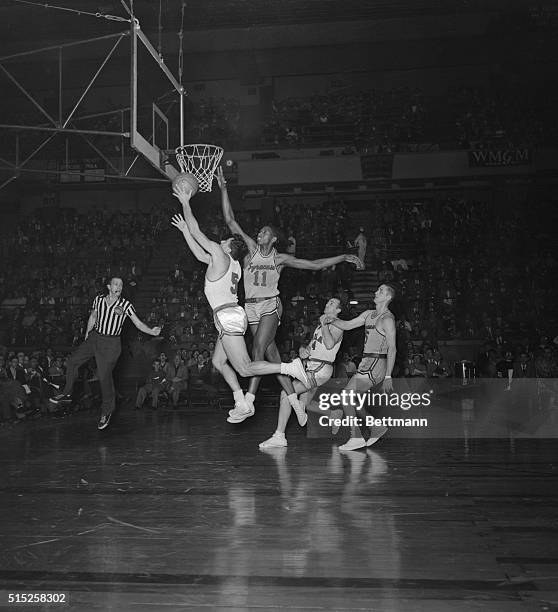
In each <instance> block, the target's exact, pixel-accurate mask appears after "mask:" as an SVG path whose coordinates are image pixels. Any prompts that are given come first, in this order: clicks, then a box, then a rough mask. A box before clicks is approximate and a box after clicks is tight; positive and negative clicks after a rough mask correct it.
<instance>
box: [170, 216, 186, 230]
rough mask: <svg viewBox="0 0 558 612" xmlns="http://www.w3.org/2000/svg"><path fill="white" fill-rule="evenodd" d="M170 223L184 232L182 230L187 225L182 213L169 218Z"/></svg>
mask: <svg viewBox="0 0 558 612" xmlns="http://www.w3.org/2000/svg"><path fill="white" fill-rule="evenodd" d="M171 225H174V227H176V228H177V229H179V230H180V231H181V232H184V230H185V229H186V228H187V227H188V226H187V225H186V221H185V220H184V217H183V216H182V215H174V217H173V218H172V220H171Z"/></svg>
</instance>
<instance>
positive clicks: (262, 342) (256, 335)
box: [248, 312, 294, 395]
mask: <svg viewBox="0 0 558 612" xmlns="http://www.w3.org/2000/svg"><path fill="white" fill-rule="evenodd" d="M278 326H279V316H278V313H276V312H273V313H269V314H264V315H262V317H261V318H260V320H259V322H258V323H256V324H254V323H251V324H250V331H251V332H252V337H253V345H252V356H253V358H254V361H262V360H263V359H264V357H265V359H266V360H267V361H271V362H272V363H281V355H280V353H279V349H278V348H277V345H276V344H275V335H276V333H277V327H278ZM260 380H261V378H260V377H254V378H252V380H251V381H250V386H249V387H248V393H251V394H252V395H256V392H257V390H258V386H259V384H260ZM277 380H278V381H279V384H280V385H281V387H283V389H284V390H285V392H286V393H287V395H292V394H293V393H294V388H293V384H292V382H291V380H290V379H289V377H288V376H282V375H279V376H277Z"/></svg>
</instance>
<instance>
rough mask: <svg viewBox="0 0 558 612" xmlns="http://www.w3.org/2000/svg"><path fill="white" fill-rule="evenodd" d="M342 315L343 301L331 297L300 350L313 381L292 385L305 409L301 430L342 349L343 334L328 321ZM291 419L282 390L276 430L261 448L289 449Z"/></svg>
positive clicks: (300, 421) (300, 423)
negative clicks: (288, 427)
mask: <svg viewBox="0 0 558 612" xmlns="http://www.w3.org/2000/svg"><path fill="white" fill-rule="evenodd" d="M340 312H341V301H340V300H339V298H331V299H330V300H329V301H328V302H327V304H326V305H325V308H324V314H323V315H322V316H321V317H320V324H319V325H318V326H317V327H316V329H315V330H314V334H313V335H312V340H311V341H310V344H309V345H308V346H304V347H300V351H299V352H300V356H301V357H302V358H303V359H304V360H305V369H306V374H307V375H308V379H309V381H310V386H306V385H303V384H302V383H301V382H299V381H295V382H294V384H293V386H294V390H295V393H296V394H297V395H298V396H300V398H299V399H300V403H301V405H302V408H303V410H304V412H303V413H302V414H303V418H302V419H301V418H300V417H299V413H298V412H297V413H296V415H297V417H298V423H299V425H300V426H301V427H304V425H306V421H307V420H308V415H307V414H306V411H305V408H306V406H308V405H309V404H310V402H311V401H312V398H313V397H314V395H315V393H316V391H317V389H318V387H321V386H322V385H324V384H325V383H326V382H327V381H328V380H329V379H330V378H331V376H332V374H333V364H334V362H335V357H336V356H337V351H338V350H339V347H340V346H341V340H342V339H343V332H342V331H341V329H339V328H338V327H336V326H334V325H330V324H329V323H326V319H330V318H331V319H333V320H335V321H337V316H338V315H339V313H340ZM290 416H291V405H290V403H289V400H288V399H287V394H286V392H285V391H282V392H281V401H280V404H279V417H278V419H277V429H276V430H275V433H274V434H273V435H272V436H271V438H269V439H268V440H265V441H264V442H262V443H261V444H260V448H261V449H266V448H274V447H277V446H287V438H286V437H285V428H286V427H287V423H288V421H289V417H290Z"/></svg>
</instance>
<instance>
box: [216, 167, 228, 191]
mask: <svg viewBox="0 0 558 612" xmlns="http://www.w3.org/2000/svg"><path fill="white" fill-rule="evenodd" d="M215 178H216V179H217V185H219V189H226V188H227V180H226V179H225V175H224V174H223V166H219V167H218V168H217V172H216V174H215Z"/></svg>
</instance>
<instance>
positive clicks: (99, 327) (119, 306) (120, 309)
mask: <svg viewBox="0 0 558 612" xmlns="http://www.w3.org/2000/svg"><path fill="white" fill-rule="evenodd" d="M92 310H94V311H95V312H96V313H97V320H96V321H95V327H94V329H95V331H97V332H99V333H100V334H103V335H105V336H120V333H121V332H122V326H123V325H124V320H125V319H126V317H129V316H131V315H135V314H136V311H135V310H134V307H133V306H132V304H131V303H130V302H128V300H126V299H125V298H123V297H120V298H118V299H117V300H116V302H114V304H113V305H112V306H109V305H108V304H107V301H106V300H105V296H104V295H98V296H97V297H96V298H95V299H94V300H93V308H92Z"/></svg>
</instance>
